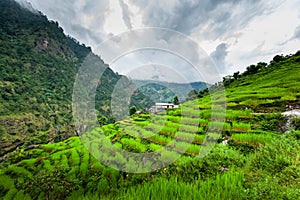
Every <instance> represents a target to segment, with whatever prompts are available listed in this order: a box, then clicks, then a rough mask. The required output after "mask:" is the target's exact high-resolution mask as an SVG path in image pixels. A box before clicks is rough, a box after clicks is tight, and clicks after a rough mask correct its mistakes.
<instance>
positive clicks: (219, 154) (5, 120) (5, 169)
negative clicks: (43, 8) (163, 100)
mask: <svg viewBox="0 0 300 200" xmlns="http://www.w3.org/2000/svg"><path fill="white" fill-rule="evenodd" d="M0 9H1V12H0V91H1V96H0V141H1V146H0V156H1V158H0V199H5V200H6V199H8V200H10V199H142V200H148V199H149V200H150V199H174V200H175V199H216V200H225V199H226V200H227V199H278V200H279V199H291V200H294V199H299V196H300V159H299V152H300V120H299V116H297V115H295V114H293V112H295V111H299V110H300V77H299V73H300V51H298V52H296V53H295V54H291V55H287V56H283V55H276V56H275V55H274V56H275V57H274V58H273V60H272V61H270V63H262V62H260V63H258V64H255V65H251V66H249V67H247V68H246V71H245V72H236V73H234V74H233V75H231V76H227V77H224V79H223V81H221V82H219V83H216V84H215V85H212V86H209V87H208V88H206V89H204V88H199V89H197V90H192V91H191V92H189V99H188V100H187V101H185V102H183V103H181V104H180V106H179V108H178V109H168V110H166V111H165V112H160V113H157V114H149V113H146V112H144V113H143V112H137V113H135V111H136V110H139V109H142V108H144V107H147V106H149V105H151V103H153V102H151V100H150V99H148V98H147V97H145V96H144V95H143V94H141V93H139V92H137V93H136V94H135V95H133V98H132V99H131V105H130V106H132V107H133V106H134V107H135V109H130V110H131V111H132V110H134V111H133V112H132V113H130V114H131V117H130V118H127V119H122V120H115V119H114V117H113V116H112V114H111V109H110V103H109V102H110V95H111V93H112V91H113V88H114V85H115V84H116V82H117V81H118V80H120V78H125V79H126V77H122V76H120V75H117V74H115V73H114V72H113V71H112V70H111V69H110V68H108V66H107V65H106V64H105V63H104V62H103V61H102V60H101V58H100V57H99V56H97V55H94V54H93V53H92V51H91V48H89V47H86V46H85V45H83V44H80V43H79V42H78V41H77V40H76V39H74V38H72V37H70V36H65V35H64V32H63V29H62V28H61V27H59V25H58V23H56V22H51V21H48V19H47V17H46V16H44V15H43V14H42V13H40V12H34V13H33V12H31V11H28V10H26V9H23V8H22V7H20V6H19V4H17V3H16V2H15V1H12V0H1V1H0ZM87 55H92V56H93V58H95V59H97V62H95V63H94V64H96V65H99V66H100V67H101V66H102V67H104V68H105V69H106V70H105V74H104V76H102V77H101V83H102V84H101V85H100V86H99V87H98V88H97V94H96V98H95V101H96V109H97V117H98V121H99V127H97V128H95V129H93V130H90V131H88V132H86V133H82V134H81V135H76V131H75V128H74V124H73V122H72V120H73V119H72V118H73V117H72V104H71V102H72V92H73V84H74V81H75V77H76V74H77V71H78V70H79V67H80V66H81V63H82V62H84V60H85V58H86V56H87ZM126 80H128V81H129V79H126ZM223 86H225V88H224V93H225V95H226V98H224V99H222V98H221V97H220V98H219V99H217V102H214V101H215V99H213V93H214V91H218V89H219V88H223ZM145 89H147V88H145ZM148 89H149V88H148ZM158 89H162V90H166V88H158ZM149 90H151V89H149ZM150 92H153V91H150ZM223 101H224V102H223ZM212 105H213V106H212ZM218 106H219V107H218ZM221 107H222V108H224V107H226V112H224V113H221V111H220V113H219V112H215V110H216V109H217V111H218V109H220V110H221ZM286 113H289V114H286ZM290 113H292V114H290ZM213 117H215V118H216V119H222V120H221V121H217V120H212V118H213ZM210 127H219V128H220V130H221V131H219V132H218V131H217V129H211V128H210ZM210 144H213V145H212V146H211V150H210V152H209V153H208V154H207V155H206V156H204V157H200V156H199V155H201V152H202V150H203V149H206V148H207V147H210ZM124 152H125V153H124ZM139 155H142V157H139Z"/></svg>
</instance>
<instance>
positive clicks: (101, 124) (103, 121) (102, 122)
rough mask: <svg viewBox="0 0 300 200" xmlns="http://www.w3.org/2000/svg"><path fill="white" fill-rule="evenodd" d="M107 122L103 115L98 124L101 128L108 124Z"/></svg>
mask: <svg viewBox="0 0 300 200" xmlns="http://www.w3.org/2000/svg"><path fill="white" fill-rule="evenodd" d="M107 122H108V119H107V117H105V116H104V115H102V116H101V117H100V118H98V123H99V124H100V126H103V125H105V124H107Z"/></svg>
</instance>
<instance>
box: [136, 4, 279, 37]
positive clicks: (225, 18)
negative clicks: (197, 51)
mask: <svg viewBox="0 0 300 200" xmlns="http://www.w3.org/2000/svg"><path fill="white" fill-rule="evenodd" d="M130 2H131V3H133V4H135V5H137V6H139V7H140V9H141V12H142V13H143V22H144V24H145V25H147V26H154V27H163V28H170V29H173V30H177V31H179V32H182V33H185V34H191V33H192V32H193V31H195V30H197V31H199V30H200V32H202V35H203V37H205V39H216V38H218V37H223V36H226V35H228V34H232V32H233V31H235V30H237V29H241V28H243V27H244V26H245V25H247V24H248V23H249V21H250V20H251V19H252V18H254V17H255V16H258V15H262V14H264V13H265V12H266V11H265V10H272V6H271V5H270V4H268V3H267V2H266V1H262V0H253V1H248V0H227V1H224V0H203V1H193V0H182V1H176V0H170V1H168V3H169V4H170V5H169V6H168V7H166V4H164V3H161V2H162V1H160V0H153V1H137V0H131V1H130ZM273 6H274V5H273Z"/></svg>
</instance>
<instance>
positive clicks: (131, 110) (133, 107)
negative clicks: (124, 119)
mask: <svg viewBox="0 0 300 200" xmlns="http://www.w3.org/2000/svg"><path fill="white" fill-rule="evenodd" d="M136 111H137V109H136V107H135V106H131V107H130V109H129V114H130V116H131V115H134V114H135V113H136Z"/></svg>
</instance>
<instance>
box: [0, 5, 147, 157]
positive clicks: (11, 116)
mask: <svg viewBox="0 0 300 200" xmlns="http://www.w3.org/2000/svg"><path fill="white" fill-rule="evenodd" d="M22 6H23V7H22ZM22 6H20V4H18V3H17V2H15V1H13V0H1V1H0V92H1V95H0V142H1V145H0V149H1V150H0V156H1V154H3V153H5V152H8V151H12V150H13V149H15V148H16V147H18V146H20V145H23V144H24V145H30V144H32V143H47V142H50V141H59V140H62V139H65V138H68V137H70V136H73V135H74V134H75V130H74V125H73V123H72V105H71V101H72V93H73V84H74V82H75V77H76V74H77V71H78V69H79V67H80V66H81V63H82V62H83V61H84V59H85V58H86V56H87V55H89V54H93V53H92V51H91V48H89V47H86V46H85V45H84V44H80V43H79V42H78V41H77V40H75V39H74V38H71V37H69V36H66V35H65V34H64V31H63V29H62V28H61V27H60V26H59V24H58V23H57V22H54V21H48V19H47V17H46V16H44V15H43V14H42V13H41V12H39V11H35V10H34V9H32V7H31V6H30V5H29V4H22ZM24 7H26V8H24ZM28 8H29V9H28ZM94 56H95V57H96V59H95V64H96V65H98V66H100V67H101V68H102V67H105V68H107V69H106V70H105V72H104V74H103V76H102V77H101V86H99V87H98V89H97V93H96V100H95V101H96V102H95V105H96V109H97V110H98V116H99V117H101V116H105V117H106V118H108V120H109V121H110V122H112V121H113V116H112V114H111V108H110V105H111V104H110V101H111V94H112V91H113V90H114V86H115V85H116V83H117V82H118V80H119V79H120V78H121V77H122V76H120V75H117V74H115V73H114V72H113V71H112V70H111V69H110V68H109V67H108V66H107V65H106V64H105V63H104V62H103V61H102V60H101V58H100V57H98V56H96V55H94ZM150 104H151V101H150V100H149V99H147V98H145V96H143V95H142V94H141V93H139V92H137V93H135V95H134V96H133V97H132V101H131V105H135V106H137V107H138V108H144V107H148V106H149V105H150Z"/></svg>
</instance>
